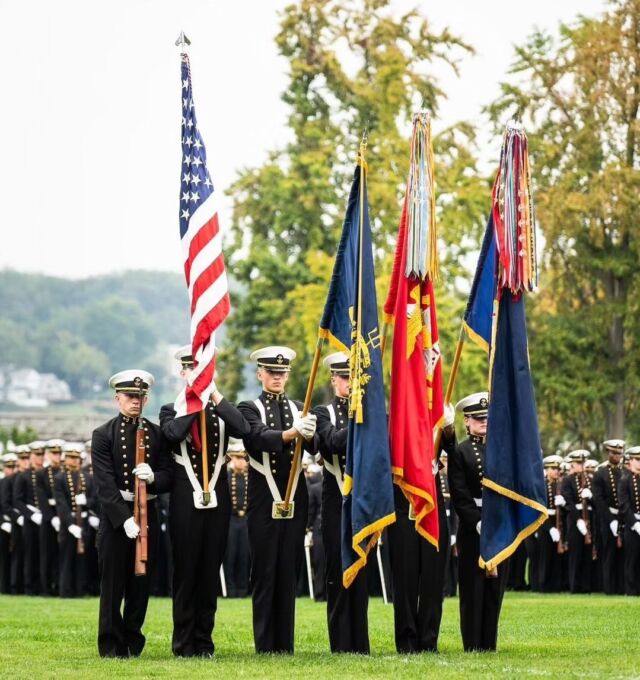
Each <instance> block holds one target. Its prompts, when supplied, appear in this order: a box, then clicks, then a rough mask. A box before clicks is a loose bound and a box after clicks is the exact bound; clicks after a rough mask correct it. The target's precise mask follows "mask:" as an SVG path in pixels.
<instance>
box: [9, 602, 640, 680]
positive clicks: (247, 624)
mask: <svg viewBox="0 0 640 680" xmlns="http://www.w3.org/2000/svg"><path fill="white" fill-rule="evenodd" d="M97 607H98V603H97V600H95V599H86V600H63V601H60V600H51V599H43V598H27V597H8V596H2V597H0V677H2V678H56V680H58V679H62V678H89V677H91V678H97V677H99V676H102V677H104V678H201V677H209V676H213V675H215V676H217V677H222V678H224V679H225V680H235V678H282V679H283V680H288V679H289V678H307V680H312V679H314V678H322V679H323V680H324V679H325V678H341V679H345V678H355V677H367V678H389V677H394V678H412V679H418V678H428V677H438V678H476V677H480V676H482V677H483V678H493V677H512V676H515V675H525V676H528V677H545V678H556V677H557V678H560V677H562V678H574V677H592V678H603V677H608V678H633V677H636V678H640V598H637V599H632V598H624V597H604V596H599V595H593V596H564V595H546V596H542V595H532V594H515V593H513V594H511V593H508V594H507V596H506V598H505V603H504V607H503V614H502V619H501V627H500V635H499V640H498V652H497V653H495V654H481V653H474V654H464V653H463V651H462V644H461V641H460V633H459V629H458V602H457V600H451V599H450V600H447V601H446V602H445V612H444V616H443V621H442V629H441V633H440V653H439V654H424V655H416V656H400V655H397V654H396V653H395V647H394V643H393V610H392V607H391V606H390V605H389V606H385V605H383V604H382V602H381V601H380V600H373V601H372V602H371V603H370V606H369V627H370V636H371V648H372V654H371V656H370V657H358V656H352V655H342V656H332V655H331V654H330V653H329V651H328V642H327V630H326V618H325V611H326V610H325V605H324V604H322V603H313V602H310V601H309V600H303V599H300V600H298V605H297V629H296V653H295V656H293V657H282V656H275V657H264V656H260V657H257V656H256V655H255V654H254V652H253V637H252V633H251V603H250V601H249V600H222V601H220V605H219V609H218V623H217V626H216V631H215V642H216V655H215V658H214V659H213V660H191V659H174V658H173V657H172V655H171V651H170V638H171V602H170V600H167V599H154V600H152V601H151V602H150V605H149V612H148V614H147V623H146V626H145V634H146V636H147V646H146V648H145V650H144V652H143V655H142V657H140V658H139V659H131V660H111V659H110V660H102V659H100V658H99V657H98V655H97V651H96V627H97Z"/></svg>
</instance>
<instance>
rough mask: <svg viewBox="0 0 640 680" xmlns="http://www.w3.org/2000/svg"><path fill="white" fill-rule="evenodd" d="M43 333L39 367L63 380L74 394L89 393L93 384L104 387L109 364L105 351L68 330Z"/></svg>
mask: <svg viewBox="0 0 640 680" xmlns="http://www.w3.org/2000/svg"><path fill="white" fill-rule="evenodd" d="M47 335H48V348H47V352H46V354H45V355H44V357H43V361H42V364H41V369H42V370H43V371H46V372H50V373H55V374H56V375H58V376H59V377H60V378H62V379H63V380H66V381H67V382H68V383H69V387H70V388H71V391H72V392H73V394H74V395H76V396H91V395H93V394H94V388H95V387H96V386H100V387H102V388H106V381H107V379H108V377H109V371H110V368H111V367H110V362H109V358H108V357H107V356H106V354H104V353H103V352H101V351H100V350H99V349H97V348H96V347H93V346H91V345H88V344H87V343H86V342H84V341H83V340H82V339H81V338H79V337H78V336H76V335H74V334H73V333H72V332H70V331H55V332H52V333H49V334H47Z"/></svg>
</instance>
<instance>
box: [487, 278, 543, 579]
mask: <svg viewBox="0 0 640 680" xmlns="http://www.w3.org/2000/svg"><path fill="white" fill-rule="evenodd" d="M494 323H495V324H496V328H495V330H494V342H493V346H492V347H491V358H490V369H489V370H490V376H489V385H490V400H489V415H488V421H487V447H486V451H485V458H484V470H483V472H484V474H483V480H482V483H483V486H484V488H483V491H482V531H481V532H480V566H481V567H486V568H487V569H493V568H494V567H496V566H497V565H498V564H500V562H502V561H503V560H505V559H506V558H507V557H509V556H510V555H511V554H512V553H513V552H514V551H515V550H516V548H517V547H518V546H519V545H520V543H521V542H522V541H523V540H524V539H525V538H527V536H530V535H531V534H533V533H534V532H535V531H536V530H537V529H538V527H539V526H540V525H541V524H542V523H543V522H544V521H545V520H546V518H547V509H546V487H545V482H544V473H543V467H542V451H541V446H540V435H539V432H538V415H537V412H536V401H535V396H534V393H533V383H532V380H531V371H530V368H529V352H528V347H527V325H526V321H525V313H524V298H523V296H522V294H519V295H512V293H511V292H510V291H509V290H508V289H507V288H503V289H502V291H501V294H500V301H499V305H498V311H497V314H496V316H495V319H494Z"/></svg>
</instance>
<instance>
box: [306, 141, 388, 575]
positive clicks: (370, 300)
mask: <svg viewBox="0 0 640 680" xmlns="http://www.w3.org/2000/svg"><path fill="white" fill-rule="evenodd" d="M363 151H364V148H363V147H361V154H360V158H359V162H358V165H357V167H356V169H355V173H354V177H353V184H352V185H351V193H350V195H349V204H348V206H347V212H346V215H345V220H344V225H343V229H342V237H341V239H340V245H339V247H338V253H337V255H336V261H335V265H334V269H333V276H332V278H331V284H330V286H329V292H328V295H327V301H326V304H325V308H324V313H323V315H322V320H321V322H320V330H319V335H320V337H323V338H327V339H328V340H329V342H330V344H331V345H333V346H334V347H335V348H336V349H337V350H339V351H343V352H346V353H347V354H349V355H350V361H349V367H350V376H349V385H350V395H349V432H348V439H347V461H346V467H345V479H344V489H343V501H342V572H343V584H344V587H345V588H348V587H349V586H350V585H351V583H352V582H353V580H354V578H355V577H356V575H357V574H358V572H359V571H360V569H361V568H362V567H363V566H364V565H365V564H366V563H367V555H368V553H369V551H370V550H371V548H373V547H374V546H375V544H376V543H377V541H378V539H379V538H380V535H381V533H382V530H383V529H384V527H385V526H388V525H389V524H392V523H393V522H394V521H395V510H394V502H393V482H392V477H391V459H390V454H389V439H388V434H387V415H386V407H385V395H384V384H383V380H382V354H381V351H380V329H379V326H378V307H377V302H376V289H375V276H374V269H373V248H372V243H371V227H370V224H369V206H368V202H367V185H366V165H365V163H364V160H362V154H363Z"/></svg>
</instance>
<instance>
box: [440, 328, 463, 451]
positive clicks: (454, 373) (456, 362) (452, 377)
mask: <svg viewBox="0 0 640 680" xmlns="http://www.w3.org/2000/svg"><path fill="white" fill-rule="evenodd" d="M464 338H465V333H464V326H460V336H459V337H458V344H457V345H456V353H455V355H454V357H453V363H452V364H451V373H449V380H448V382H447V391H446V392H445V395H444V405H445V407H446V406H447V405H448V404H449V403H451V397H452V396H453V387H454V385H455V384H456V378H457V377H458V367H459V366H460V359H461V357H462V350H463V348H464ZM441 439H442V427H439V428H438V431H437V432H436V436H435V437H434V440H433V456H434V458H436V459H437V458H438V451H439V449H440V440H441Z"/></svg>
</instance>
